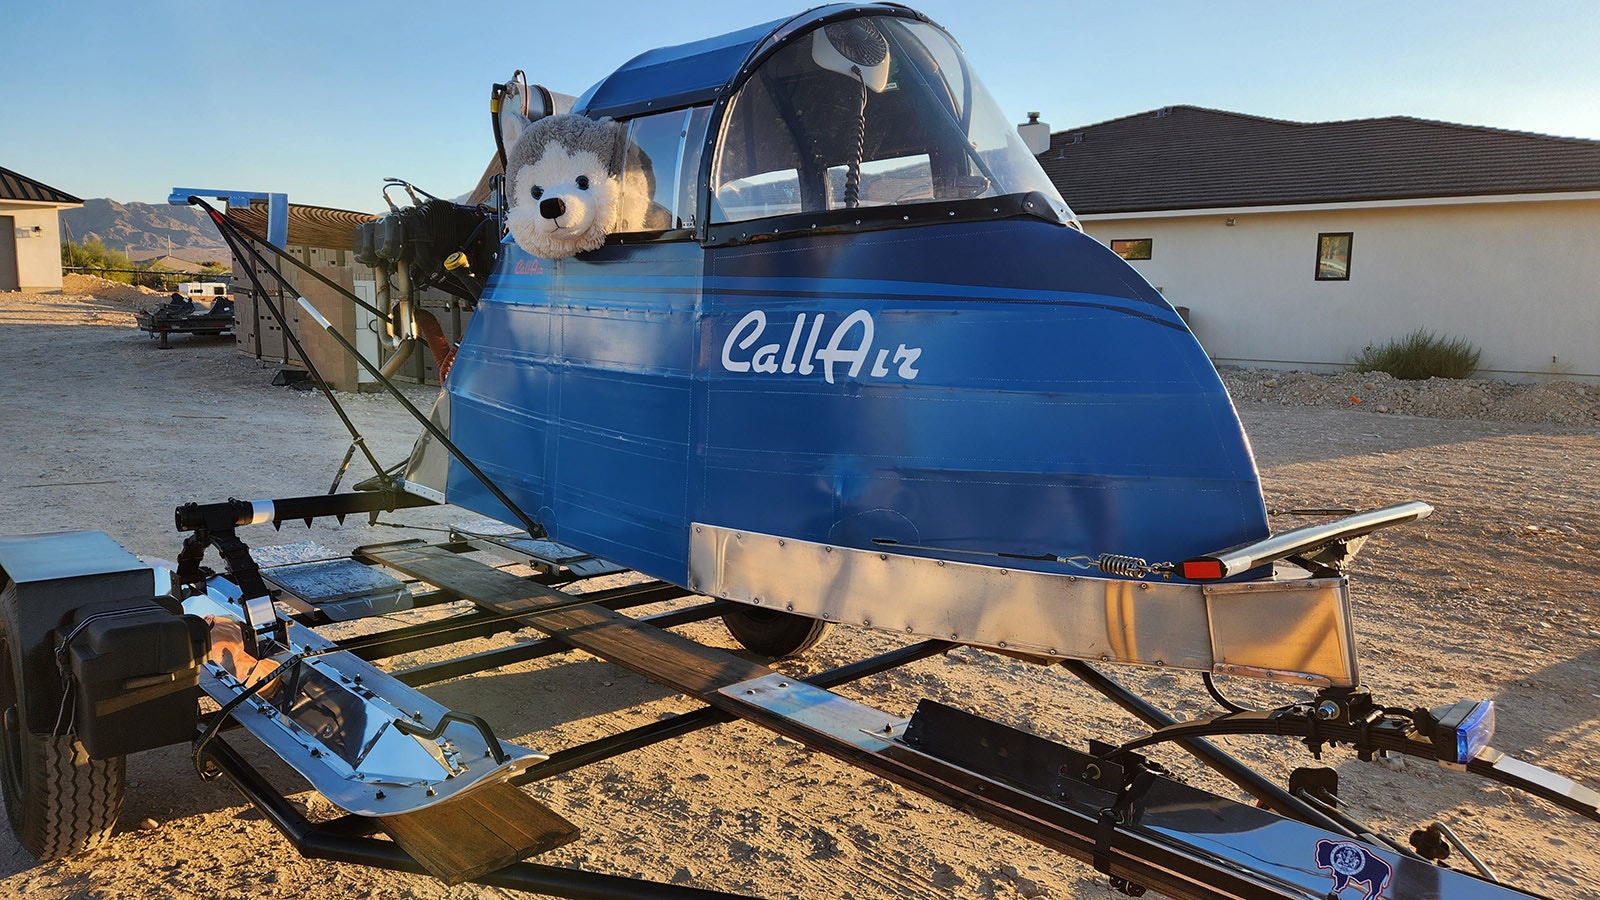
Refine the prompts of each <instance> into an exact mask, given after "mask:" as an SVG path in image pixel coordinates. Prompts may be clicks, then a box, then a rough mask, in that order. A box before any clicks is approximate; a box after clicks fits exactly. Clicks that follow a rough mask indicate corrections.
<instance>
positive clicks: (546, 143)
mask: <svg viewBox="0 0 1600 900" xmlns="http://www.w3.org/2000/svg"><path fill="white" fill-rule="evenodd" d="M516 118H517V119H521V117H520V116H517V117H516ZM513 128H514V130H516V131H517V134H516V135H514V136H513V140H512V142H511V149H510V150H509V151H507V153H506V191H507V197H508V207H509V211H508V213H507V216H506V227H507V229H508V230H510V232H511V236H512V238H513V239H514V240H516V242H517V245H518V246H520V247H521V248H522V249H524V250H526V251H528V252H529V253H531V254H533V255H534V256H538V257H543V258H545V259H560V258H562V257H567V256H572V255H573V254H575V253H581V252H583V251H585V250H594V249H596V248H597V247H599V246H601V245H602V244H604V243H605V241H606V235H608V234H611V233H612V232H615V231H630V230H641V229H651V228H665V227H667V223H666V222H665V221H662V218H663V215H664V214H665V210H661V209H659V208H653V206H652V204H651V200H650V198H651V195H652V193H653V192H654V189H655V185H654V173H653V171H652V169H651V166H650V163H649V161H648V160H646V159H644V158H643V154H641V153H640V152H639V150H638V149H637V148H633V147H628V146H624V145H626V144H627V143H628V141H627V138H626V129H625V128H624V127H623V126H622V125H620V124H618V123H617V122H614V121H612V120H611V119H590V118H588V117H586V116H579V115H571V114H565V115H556V116H546V117H544V118H542V119H539V120H538V121H536V122H532V123H529V122H528V121H527V120H526V119H521V121H520V122H517V123H515V125H514V126H513ZM624 171H626V173H627V179H626V183H625V179H624V175H623V172H624ZM634 182H637V184H635V183H634Z"/></svg>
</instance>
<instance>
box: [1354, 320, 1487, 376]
mask: <svg viewBox="0 0 1600 900" xmlns="http://www.w3.org/2000/svg"><path fill="white" fill-rule="evenodd" d="M1482 353H1483V351H1481V350H1479V349H1478V348H1476V347H1474V346H1472V342H1471V341H1469V340H1467V339H1466V338H1461V337H1451V338H1442V337H1439V336H1438V335H1436V334H1434V333H1433V332H1431V331H1428V330H1426V329H1422V328H1418V329H1417V330H1416V331H1413V332H1411V333H1410V334H1408V335H1406V336H1405V337H1403V338H1399V339H1396V340H1391V341H1389V342H1388V343H1387V344H1384V345H1383V346H1381V347H1373V346H1370V345H1369V346H1367V347H1366V348H1365V349H1363V350H1362V351H1361V353H1360V354H1359V355H1358V356H1356V363H1355V366H1356V371H1357V372H1388V373H1389V374H1390V375H1393V376H1394V377H1396V378H1400V379H1403V380H1405V381H1421V380H1423V379H1426V378H1471V377H1472V373H1473V372H1476V371H1478V359H1479V357H1480V356H1482Z"/></svg>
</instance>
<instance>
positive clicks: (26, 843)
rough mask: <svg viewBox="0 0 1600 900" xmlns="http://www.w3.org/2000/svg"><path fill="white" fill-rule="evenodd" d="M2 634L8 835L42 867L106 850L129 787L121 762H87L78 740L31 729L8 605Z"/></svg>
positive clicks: (2, 756) (1, 772) (1, 761)
mask: <svg viewBox="0 0 1600 900" xmlns="http://www.w3.org/2000/svg"><path fill="white" fill-rule="evenodd" d="M8 599H9V598H8ZM0 628H3V629H4V630H3V631H0V716H3V717H4V718H3V722H0V781H3V783H4V785H5V795H6V815H7V817H8V818H9V819H10V820H11V830H12V832H13V833H14V834H15V835H16V836H17V841H18V842H19V843H20V844H22V847H23V849H25V850H27V851H28V852H29V853H31V854H33V856H34V858H36V859H38V860H40V861H48V860H52V859H60V858H62V857H66V856H72V855H75V854H78V853H82V852H83V851H85V850H88V849H90V848H92V847H96V846H98V845H100V844H102V843H104V842H105V840H106V839H107V838H109V837H110V836H111V829H112V827H113V826H115V825H116V824H117V814H118V813H120V812H121V811H122V795H123V788H124V785H125V782H126V769H125V767H124V760H123V757H120V756H115V757H112V758H110V759H90V758H89V752H88V751H87V750H85V749H84V747H83V744H81V743H79V742H78V739H77V738H76V737H74V736H73V735H70V734H68V735H60V736H58V735H51V734H34V733H33V732H31V731H29V730H28V725H27V717H26V716H25V715H24V713H23V706H22V693H21V686H22V685H23V683H24V682H23V677H22V655H23V654H22V650H21V648H19V647H15V646H13V644H12V635H15V634H17V628H16V615H15V613H14V611H13V610H12V609H11V604H10V603H5V604H4V605H3V606H0ZM52 687H53V686H52Z"/></svg>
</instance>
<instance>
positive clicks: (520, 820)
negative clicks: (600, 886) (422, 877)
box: [377, 781, 581, 884]
mask: <svg viewBox="0 0 1600 900" xmlns="http://www.w3.org/2000/svg"><path fill="white" fill-rule="evenodd" d="M377 822H378V825H379V827H381V828H382V829H383V830H384V831H385V832H386V833H388V835H389V836H390V837H392V838H394V841H395V843H397V844H399V845H400V847H401V848H402V849H403V850H405V851H406V853H408V854H410V855H411V858H412V859H415V860H416V861H417V862H419V863H421V864H422V866H423V868H426V869H427V870H428V872H429V873H430V874H432V875H433V876H434V877H435V878H438V879H439V880H441V881H443V882H445V883H446V884H460V883H461V882H463V881H467V880H469V879H472V878H476V877H478V876H480V875H484V874H487V873H489V872H493V871H495V870H496V869H500V868H503V867H505V866H508V865H510V864H512V863H514V862H520V861H522V860H524V859H527V858H528V857H530V856H533V855H535V854H538V853H544V852H546V851H548V850H553V849H555V848H556V847H560V846H561V845H563V844H567V843H570V842H572V841H574V840H576V839H577V837H578V835H579V833H580V832H581V829H580V828H578V826H576V825H574V824H572V823H571V822H568V821H567V820H566V819H564V818H562V817H561V816H560V815H559V814H557V813H556V812H554V811H553V810H551V809H550V808H549V807H547V806H545V805H544V804H543V803H540V802H539V801H537V800H535V799H533V798H532V797H530V796H528V795H527V794H525V793H523V792H522V791H520V790H518V789H517V788H516V787H513V786H512V785H509V784H507V783H505V782H503V781H502V782H499V783H497V784H492V785H487V786H485V787H481V788H477V789H475V790H473V791H470V792H468V793H467V794H465V795H463V796H461V797H457V798H454V799H452V800H447V801H445V802H444V803H438V804H435V805H433V806H429V807H425V808H423V809H419V810H416V811H414V812H409V813H402V814H400V815H397V816H380V817H378V819H377Z"/></svg>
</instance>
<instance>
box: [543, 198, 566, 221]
mask: <svg viewBox="0 0 1600 900" xmlns="http://www.w3.org/2000/svg"><path fill="white" fill-rule="evenodd" d="M566 212H567V204H565V203H563V202H561V198H560V197H547V198H545V199H543V200H541V201H539V215H541V216H544V217H545V218H546V219H559V218H561V217H562V216H564V215H566Z"/></svg>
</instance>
